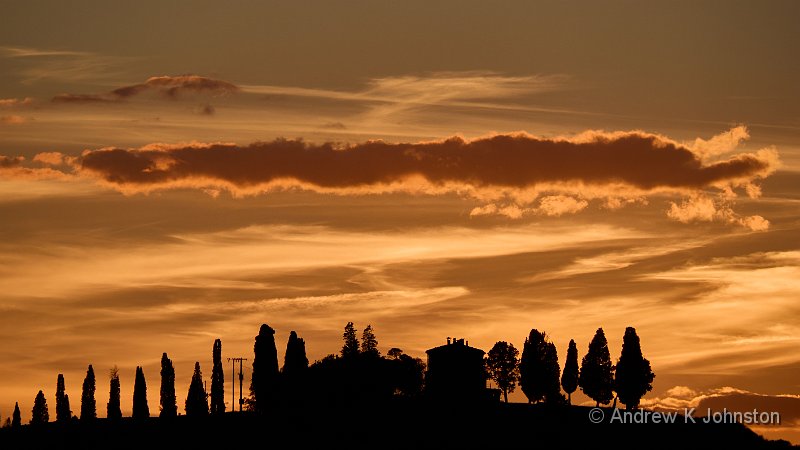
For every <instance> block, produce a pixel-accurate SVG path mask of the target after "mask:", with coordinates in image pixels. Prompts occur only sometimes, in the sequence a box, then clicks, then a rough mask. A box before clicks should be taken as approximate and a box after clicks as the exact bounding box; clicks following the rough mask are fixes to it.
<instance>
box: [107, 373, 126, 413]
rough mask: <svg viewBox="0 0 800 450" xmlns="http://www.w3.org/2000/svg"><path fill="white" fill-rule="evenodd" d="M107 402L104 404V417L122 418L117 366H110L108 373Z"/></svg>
mask: <svg viewBox="0 0 800 450" xmlns="http://www.w3.org/2000/svg"><path fill="white" fill-rule="evenodd" d="M109 378H110V381H109V388H108V404H107V405H106V417H107V418H108V419H109V420H119V419H122V409H121V407H120V406H121V405H120V397H119V395H120V385H119V370H118V369H117V366H114V367H112V368H111V371H110V373H109Z"/></svg>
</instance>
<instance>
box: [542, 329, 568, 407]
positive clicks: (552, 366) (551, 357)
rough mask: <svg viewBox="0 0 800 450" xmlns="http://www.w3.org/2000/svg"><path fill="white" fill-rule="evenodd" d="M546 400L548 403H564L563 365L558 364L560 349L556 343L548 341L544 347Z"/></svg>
mask: <svg viewBox="0 0 800 450" xmlns="http://www.w3.org/2000/svg"><path fill="white" fill-rule="evenodd" d="M544 370H545V373H544V384H545V391H544V401H545V402H547V403H563V402H564V396H563V395H562V394H561V383H560V382H559V378H560V377H561V366H560V365H559V364H558V350H556V344H553V343H552V342H547V345H546V346H545V349H544Z"/></svg>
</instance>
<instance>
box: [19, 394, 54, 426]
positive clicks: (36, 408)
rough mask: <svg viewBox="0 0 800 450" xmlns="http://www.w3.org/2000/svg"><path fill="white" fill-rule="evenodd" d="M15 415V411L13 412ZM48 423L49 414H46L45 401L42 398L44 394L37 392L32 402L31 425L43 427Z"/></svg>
mask: <svg viewBox="0 0 800 450" xmlns="http://www.w3.org/2000/svg"><path fill="white" fill-rule="evenodd" d="M14 413H15V414H16V413H17V411H14ZM49 421H50V414H49V413H48V412H47V400H45V398H44V393H43V392H42V391H39V393H38V394H36V398H35V399H34V400H33V409H32V410H31V425H43V424H46V423H47V422H49Z"/></svg>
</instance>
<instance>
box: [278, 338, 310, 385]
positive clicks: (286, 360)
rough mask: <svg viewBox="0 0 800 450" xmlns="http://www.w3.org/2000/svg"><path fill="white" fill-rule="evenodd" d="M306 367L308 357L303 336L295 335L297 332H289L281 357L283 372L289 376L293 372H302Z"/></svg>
mask: <svg viewBox="0 0 800 450" xmlns="http://www.w3.org/2000/svg"><path fill="white" fill-rule="evenodd" d="M306 369H308V357H307V356H306V342H305V341H304V340H303V338H300V337H297V333H296V332H294V331H292V332H291V333H289V341H288V342H287V343H286V354H285V355H284V357H283V369H282V371H283V373H284V374H285V375H287V376H289V377H291V376H293V375H294V374H297V373H301V372H304V371H305V370H306Z"/></svg>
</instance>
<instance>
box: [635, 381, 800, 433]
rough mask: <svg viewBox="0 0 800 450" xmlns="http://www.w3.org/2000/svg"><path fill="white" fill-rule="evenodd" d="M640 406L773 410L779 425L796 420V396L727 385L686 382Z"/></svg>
mask: <svg viewBox="0 0 800 450" xmlns="http://www.w3.org/2000/svg"><path fill="white" fill-rule="evenodd" d="M642 406H645V407H648V408H656V409H662V410H677V409H680V410H682V409H684V408H696V411H695V414H699V415H701V416H705V415H706V413H707V411H708V410H709V409H710V410H711V411H723V410H724V409H727V410H728V411H730V412H747V411H753V410H757V411H759V412H777V413H779V414H780V417H781V424H783V425H798V424H800V396H798V395H793V394H779V395H767V394H759V393H755V392H750V391H747V390H744V389H738V388H734V387H730V386H724V387H719V388H713V389H708V390H705V391H700V392H698V391H696V390H694V389H691V388H689V387H687V386H675V387H673V388H671V389H668V390H667V391H666V392H665V393H664V395H663V396H662V397H656V398H652V399H646V398H645V399H642Z"/></svg>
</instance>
